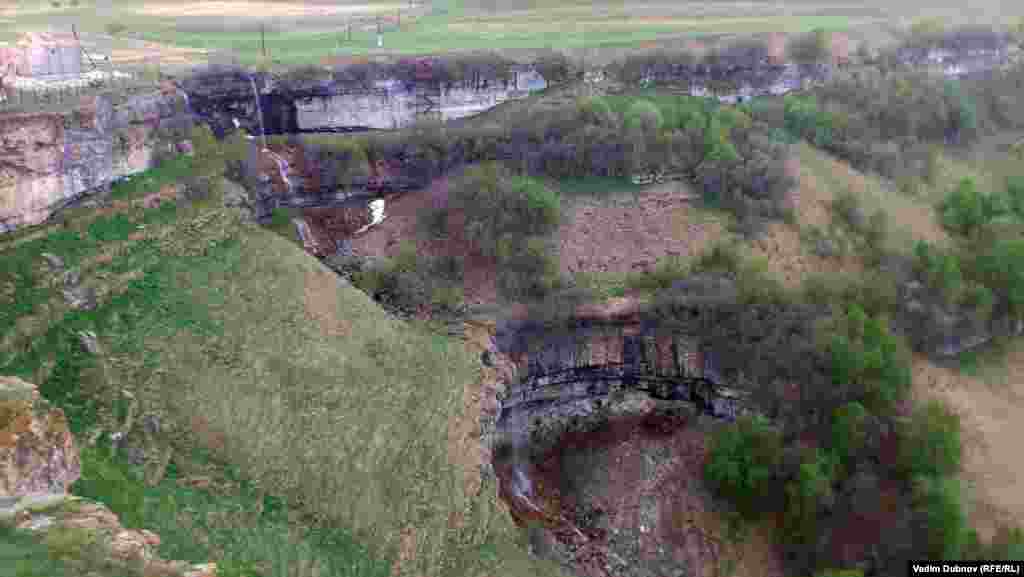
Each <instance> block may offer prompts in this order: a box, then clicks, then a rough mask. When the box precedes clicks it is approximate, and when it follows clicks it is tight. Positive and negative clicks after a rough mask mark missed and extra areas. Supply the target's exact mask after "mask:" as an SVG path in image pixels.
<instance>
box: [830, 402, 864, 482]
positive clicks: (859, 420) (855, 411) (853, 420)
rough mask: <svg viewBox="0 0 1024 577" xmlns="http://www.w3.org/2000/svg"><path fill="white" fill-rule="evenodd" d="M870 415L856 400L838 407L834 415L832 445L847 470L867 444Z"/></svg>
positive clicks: (850, 468)
mask: <svg viewBox="0 0 1024 577" xmlns="http://www.w3.org/2000/svg"><path fill="white" fill-rule="evenodd" d="M868 416H869V415H868V412H867V409H865V408H864V405H862V404H860V403H858V402H856V401H854V402H850V403H846V404H845V405H843V406H841V407H839V408H838V409H836V411H835V414H834V415H833V417H832V444H831V447H832V449H833V450H834V451H835V454H836V456H838V457H839V459H840V460H841V461H842V462H843V464H844V465H845V466H846V470H847V471H850V470H852V464H853V463H854V461H856V458H857V456H858V455H859V454H860V452H861V451H862V450H863V449H864V447H865V446H866V444H867V439H868V430H867V426H868V424H869V423H868Z"/></svg>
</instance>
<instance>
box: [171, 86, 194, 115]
mask: <svg viewBox="0 0 1024 577" xmlns="http://www.w3.org/2000/svg"><path fill="white" fill-rule="evenodd" d="M174 90H175V91H176V92H177V93H178V94H180V95H181V98H182V100H184V101H185V112H187V113H189V115H190V116H194V115H195V114H194V113H193V112H192V103H191V102H189V99H188V92H185V91H184V90H182V89H181V88H179V87H178V86H177V85H175V87H174Z"/></svg>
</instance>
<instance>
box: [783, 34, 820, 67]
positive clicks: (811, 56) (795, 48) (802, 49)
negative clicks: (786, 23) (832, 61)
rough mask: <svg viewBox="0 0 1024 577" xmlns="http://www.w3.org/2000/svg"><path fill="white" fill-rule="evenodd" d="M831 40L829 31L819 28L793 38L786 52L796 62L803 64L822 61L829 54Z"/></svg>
mask: <svg viewBox="0 0 1024 577" xmlns="http://www.w3.org/2000/svg"><path fill="white" fill-rule="evenodd" d="M830 42H831V38H830V36H829V33H828V32H826V31H825V30H823V29H821V28H819V29H817V30H814V31H812V32H810V33H808V34H801V35H799V36H797V37H796V38H794V39H793V40H791V41H790V42H789V43H788V44H787V45H786V52H787V53H788V55H789V57H790V58H791V59H792V60H794V61H796V62H800V63H803V64H812V63H816V62H821V61H823V60H825V59H827V58H828V56H829V45H830Z"/></svg>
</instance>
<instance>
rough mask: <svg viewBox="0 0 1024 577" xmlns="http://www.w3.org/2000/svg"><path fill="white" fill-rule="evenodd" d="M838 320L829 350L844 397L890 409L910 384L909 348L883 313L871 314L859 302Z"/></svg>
mask: <svg viewBox="0 0 1024 577" xmlns="http://www.w3.org/2000/svg"><path fill="white" fill-rule="evenodd" d="M838 321H839V322H838V324H837V326H836V327H835V333H834V334H833V335H832V336H831V343H830V347H829V352H830V359H831V367H832V381H833V383H834V384H835V385H836V386H837V387H839V391H840V393H839V394H840V396H841V398H842V400H845V401H857V402H860V403H862V404H863V405H864V406H865V407H866V408H868V409H869V410H871V411H872V412H875V413H879V412H882V411H886V410H888V409H889V408H891V407H892V405H893V404H894V403H895V402H896V401H897V400H899V399H900V398H902V397H903V395H904V394H905V393H906V391H907V390H908V388H909V387H910V381H911V377H910V366H909V362H908V359H907V353H906V350H905V348H904V347H903V346H902V345H901V343H900V341H899V339H898V338H897V337H896V336H895V335H893V334H892V333H891V332H890V331H889V327H888V323H887V322H886V321H885V320H884V318H883V317H878V318H875V317H871V316H868V315H867V314H866V313H865V312H864V310H863V309H862V308H861V307H860V306H859V305H856V304H851V305H849V307H848V309H847V310H846V311H845V312H844V313H843V314H841V315H840V316H839V319H838Z"/></svg>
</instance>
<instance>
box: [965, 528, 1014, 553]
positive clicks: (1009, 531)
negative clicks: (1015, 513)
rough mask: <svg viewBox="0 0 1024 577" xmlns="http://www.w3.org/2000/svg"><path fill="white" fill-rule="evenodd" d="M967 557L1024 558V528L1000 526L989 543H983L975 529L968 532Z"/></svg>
mask: <svg viewBox="0 0 1024 577" xmlns="http://www.w3.org/2000/svg"><path fill="white" fill-rule="evenodd" d="M963 556H964V558H965V559H971V560H982V561H983V560H986V559H1024V528H1021V527H1008V526H1005V525H1002V526H1000V527H999V528H998V529H997V530H996V534H995V535H994V536H993V538H992V540H991V541H990V542H988V543H981V542H980V540H979V539H978V533H977V531H975V530H973V529H972V530H971V531H969V532H968V537H967V546H966V548H965V550H964V551H963Z"/></svg>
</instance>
